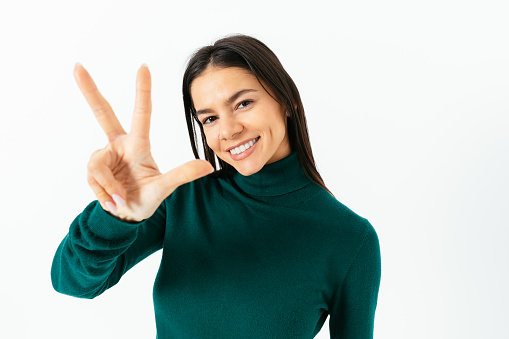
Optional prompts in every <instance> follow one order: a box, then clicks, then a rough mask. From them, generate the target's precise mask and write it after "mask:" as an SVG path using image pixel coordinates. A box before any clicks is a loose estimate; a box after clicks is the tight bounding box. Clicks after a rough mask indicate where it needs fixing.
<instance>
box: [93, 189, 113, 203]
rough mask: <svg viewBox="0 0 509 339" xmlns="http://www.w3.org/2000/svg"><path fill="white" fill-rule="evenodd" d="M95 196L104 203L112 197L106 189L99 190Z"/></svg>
mask: <svg viewBox="0 0 509 339" xmlns="http://www.w3.org/2000/svg"><path fill="white" fill-rule="evenodd" d="M95 196H96V197H97V200H99V201H101V202H102V203H103V204H104V203H105V202H106V201H108V200H109V199H110V196H109V195H108V194H106V192H104V191H99V192H97V193H96V194H95Z"/></svg>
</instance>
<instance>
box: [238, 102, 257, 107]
mask: <svg viewBox="0 0 509 339" xmlns="http://www.w3.org/2000/svg"><path fill="white" fill-rule="evenodd" d="M246 103H247V105H245V106H244V108H246V107H247V106H249V105H251V103H253V101H251V100H244V101H241V102H240V103H239V105H238V106H237V107H239V106H240V105H242V104H246Z"/></svg>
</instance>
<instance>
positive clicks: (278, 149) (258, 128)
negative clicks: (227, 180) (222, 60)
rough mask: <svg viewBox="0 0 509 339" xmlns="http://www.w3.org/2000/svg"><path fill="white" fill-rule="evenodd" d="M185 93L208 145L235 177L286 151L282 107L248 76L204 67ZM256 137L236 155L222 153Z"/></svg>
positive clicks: (242, 71)
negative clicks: (245, 148) (188, 93)
mask: <svg viewBox="0 0 509 339" xmlns="http://www.w3.org/2000/svg"><path fill="white" fill-rule="evenodd" d="M263 85H264V86H265V88H266V89H267V90H268V91H270V89H269V87H268V86H267V85H266V84H265V83H263ZM190 92H191V98H192V100H193V103H194V107H195V109H196V113H197V115H198V119H199V120H200V122H201V124H202V126H203V132H204V134H205V137H206V141H207V144H208V146H209V147H210V148H211V149H212V150H213V151H214V153H215V154H216V155H217V157H218V158H219V159H221V160H223V161H225V162H227V163H228V164H230V165H232V166H233V167H235V169H236V170H237V171H238V172H239V173H240V174H242V175H244V176H248V175H251V174H254V173H256V172H258V171H259V170H261V169H262V168H263V166H264V165H265V164H270V163H273V162H276V161H278V160H280V159H282V158H284V157H286V156H288V155H289V154H290V153H291V149H290V141H289V139H288V133H287V120H286V119H287V116H286V114H285V109H284V107H282V106H281V105H279V103H278V102H277V101H275V100H274V99H273V98H272V97H271V96H270V95H269V94H268V93H267V92H266V91H265V89H264V88H263V87H262V86H261V85H260V83H259V82H258V79H256V77H255V76H254V75H253V74H252V73H251V72H249V71H247V70H245V69H243V68H239V67H228V68H217V67H210V66H209V67H208V68H207V69H206V70H205V71H203V72H202V73H201V74H200V76H199V77H197V78H195V79H194V81H193V82H192V83H191V89H190ZM270 93H271V95H272V96H274V97H276V96H275V95H274V93H273V92H272V91H270ZM229 99H230V100H229ZM257 137H260V138H259V139H258V141H256V143H255V144H254V146H252V147H251V148H249V149H248V150H246V151H244V152H243V153H241V154H239V155H232V154H231V153H230V152H229V151H227V149H229V148H231V147H232V146H236V145H238V144H239V143H241V142H243V141H247V142H249V141H250V140H253V139H255V138H257ZM243 144H245V143H244V142H243Z"/></svg>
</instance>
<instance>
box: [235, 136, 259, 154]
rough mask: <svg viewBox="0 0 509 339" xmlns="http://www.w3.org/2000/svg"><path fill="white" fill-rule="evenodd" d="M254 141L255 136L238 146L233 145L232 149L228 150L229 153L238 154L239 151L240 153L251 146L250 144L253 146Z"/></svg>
mask: <svg viewBox="0 0 509 339" xmlns="http://www.w3.org/2000/svg"><path fill="white" fill-rule="evenodd" d="M255 142H256V138H254V139H253V140H251V141H249V142H246V143H245V144H244V145H240V146H239V147H235V148H233V149H231V150H230V152H231V154H239V153H242V152H244V151H245V150H247V149H249V148H251V146H253V144H254V143H255Z"/></svg>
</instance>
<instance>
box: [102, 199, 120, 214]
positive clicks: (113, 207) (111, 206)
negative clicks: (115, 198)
mask: <svg viewBox="0 0 509 339" xmlns="http://www.w3.org/2000/svg"><path fill="white" fill-rule="evenodd" d="M104 204H105V205H106V207H108V209H109V210H110V212H112V213H116V212H117V208H116V207H115V205H113V204H112V203H111V201H106V202H105V203H104Z"/></svg>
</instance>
